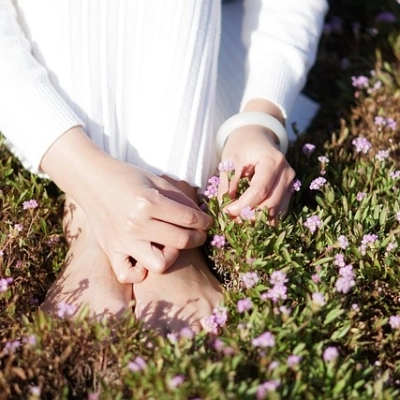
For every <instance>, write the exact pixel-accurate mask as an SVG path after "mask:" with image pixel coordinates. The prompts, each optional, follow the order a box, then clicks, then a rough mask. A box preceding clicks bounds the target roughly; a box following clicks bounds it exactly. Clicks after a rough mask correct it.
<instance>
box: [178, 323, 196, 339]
mask: <svg viewBox="0 0 400 400" xmlns="http://www.w3.org/2000/svg"><path fill="white" fill-rule="evenodd" d="M179 336H180V337H181V338H186V339H193V338H194V332H193V331H192V330H191V329H190V328H189V327H188V326H185V327H183V328H182V329H181V330H180V331H179Z"/></svg>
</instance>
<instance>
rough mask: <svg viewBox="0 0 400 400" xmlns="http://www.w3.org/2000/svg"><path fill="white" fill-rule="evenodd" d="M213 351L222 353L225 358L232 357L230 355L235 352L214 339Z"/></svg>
mask: <svg viewBox="0 0 400 400" xmlns="http://www.w3.org/2000/svg"><path fill="white" fill-rule="evenodd" d="M214 349H215V350H216V351H219V352H221V353H223V354H224V355H226V356H229V355H232V354H233V353H234V352H235V350H234V349H233V348H232V347H230V346H227V345H226V344H225V343H224V342H223V341H222V340H220V339H215V340H214Z"/></svg>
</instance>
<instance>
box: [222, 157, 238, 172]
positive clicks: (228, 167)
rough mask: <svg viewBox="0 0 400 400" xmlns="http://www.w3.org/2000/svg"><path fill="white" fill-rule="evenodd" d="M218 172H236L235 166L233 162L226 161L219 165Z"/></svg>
mask: <svg viewBox="0 0 400 400" xmlns="http://www.w3.org/2000/svg"><path fill="white" fill-rule="evenodd" d="M218 170H219V171H220V172H232V171H234V170H235V164H234V162H233V161H231V160H224V161H221V162H220V163H219V164H218Z"/></svg>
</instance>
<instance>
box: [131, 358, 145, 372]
mask: <svg viewBox="0 0 400 400" xmlns="http://www.w3.org/2000/svg"><path fill="white" fill-rule="evenodd" d="M146 367H147V363H146V361H145V360H144V359H143V358H142V357H140V356H137V357H136V358H135V359H134V360H133V361H130V362H129V363H128V369H129V371H131V372H140V371H143V370H145V369H146Z"/></svg>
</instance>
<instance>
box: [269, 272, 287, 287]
mask: <svg viewBox="0 0 400 400" xmlns="http://www.w3.org/2000/svg"><path fill="white" fill-rule="evenodd" d="M287 281H288V279H287V278H286V274H285V273H284V272H282V271H273V272H272V274H271V277H270V278H269V282H270V283H271V285H283V284H285V283H286V282H287Z"/></svg>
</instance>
